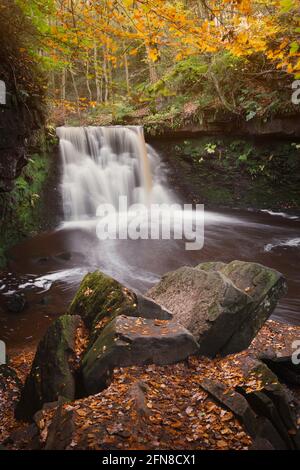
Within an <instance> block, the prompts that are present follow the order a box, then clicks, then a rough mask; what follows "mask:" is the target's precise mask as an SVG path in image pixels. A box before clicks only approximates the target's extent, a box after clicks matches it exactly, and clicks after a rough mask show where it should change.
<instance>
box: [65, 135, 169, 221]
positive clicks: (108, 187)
mask: <svg viewBox="0 0 300 470" xmlns="http://www.w3.org/2000/svg"><path fill="white" fill-rule="evenodd" d="M57 135H58V137H59V139H60V153H61V157H62V165H63V177H62V195H63V206H64V215H65V220H84V219H89V218H93V217H95V215H96V212H97V208H98V207H99V205H100V204H103V203H110V204H112V205H114V207H115V208H117V207H118V201H119V197H120V196H127V201H128V204H134V203H143V204H149V203H157V204H161V203H164V202H169V201H170V196H169V194H168V190H167V189H166V186H165V184H164V172H163V170H162V163H161V161H160V158H159V156H158V154H157V153H156V152H155V150H154V149H153V148H152V147H151V146H150V145H147V144H146V142H145V139H144V132H143V128H142V127H139V126H128V127H122V126H115V127H59V128H58V129H57Z"/></svg>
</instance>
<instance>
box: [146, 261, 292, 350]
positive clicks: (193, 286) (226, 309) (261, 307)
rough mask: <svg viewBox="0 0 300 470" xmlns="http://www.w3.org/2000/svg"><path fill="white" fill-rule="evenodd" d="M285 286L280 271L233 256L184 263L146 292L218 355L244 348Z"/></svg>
mask: <svg viewBox="0 0 300 470" xmlns="http://www.w3.org/2000/svg"><path fill="white" fill-rule="evenodd" d="M285 292H286V282H285V280H284V278H283V276H282V275H281V274H280V273H278V272H277V271H274V270H273V269H269V268H266V267H264V266H262V265H259V264H256V263H245V262H241V261H233V262H232V263H229V264H227V265H226V264H223V263H204V264H202V265H199V266H197V267H196V268H191V267H182V268H180V269H178V270H177V271H173V272H171V273H168V274H166V275H165V276H163V278H162V279H161V281H160V282H159V283H158V284H157V285H156V286H154V287H153V288H152V289H150V291H149V292H148V293H147V295H148V296H149V297H150V298H152V299H153V300H155V301H156V302H157V303H159V304H161V305H162V306H163V307H164V308H167V309H168V310H170V312H171V313H172V314H173V315H174V318H175V319H176V320H177V321H178V322H180V323H181V324H182V325H183V326H184V327H185V328H187V329H188V330H189V331H191V332H192V333H193V334H194V336H195V337H196V339H197V341H198V342H199V345H200V350H199V352H200V354H202V355H206V356H210V357H214V356H216V355H217V354H221V355H227V354H232V353H236V352H240V351H242V350H244V349H246V348H247V347H248V346H249V345H250V343H251V341H252V340H253V338H254V337H255V335H256V334H257V332H258V331H259V329H260V328H261V327H262V325H263V324H264V322H265V321H266V320H267V319H268V318H269V316H270V315H271V313H272V311H273V309H274V308H275V306H276V303H277V301H278V299H279V298H280V297H281V296H282V295H283V294H284V293H285Z"/></svg>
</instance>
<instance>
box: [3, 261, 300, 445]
mask: <svg viewBox="0 0 300 470" xmlns="http://www.w3.org/2000/svg"><path fill="white" fill-rule="evenodd" d="M285 291H286V283H285V280H284V278H283V277H282V275H281V274H280V273H277V272H276V271H273V270H271V269H269V268H266V267H264V266H261V265H257V264H255V263H244V262H238V261H235V262H232V263H229V264H227V265H225V264H223V263H205V264H202V265H200V266H197V267H196V268H189V267H184V268H181V269H179V270H177V271H175V272H173V273H169V274H167V275H165V276H164V277H163V278H162V280H161V282H160V283H159V284H158V285H157V286H154V288H153V289H151V290H150V291H149V293H148V294H147V297H143V296H141V295H137V294H136V293H135V292H133V291H131V290H129V289H127V288H126V287H125V286H122V285H121V284H120V283H118V282H117V281H115V280H114V279H111V278H110V277H108V276H106V275H104V274H103V273H100V272H95V273H92V274H89V275H87V276H86V277H85V279H84V280H83V282H82V284H81V287H80V289H79V291H78V293H77V295H76V296H75V298H74V300H73V302H72V304H71V306H70V308H69V311H68V312H67V314H66V315H64V316H62V317H60V318H59V319H58V320H56V321H55V322H54V323H53V324H52V325H51V326H50V328H49V330H48V331H47V333H46V335H45V337H44V338H43V339H42V340H41V342H40V344H39V346H38V349H37V352H36V355H35V357H34V360H33V363H32V366H31V370H30V371H29V370H28V371H27V373H26V374H25V376H24V364H25V368H26V363H27V358H26V356H25V357H24V359H23V360H22V359H20V357H17V358H13V360H12V361H11V364H10V365H11V366H12V367H13V366H15V369H16V372H17V373H18V374H19V375H20V374H21V375H22V377H20V378H23V382H24V385H23V386H22V387H20V384H19V383H17V382H16V377H15V375H12V374H14V372H13V369H11V368H10V369H9V371H8V373H7V374H4V375H3V374H2V375H1V378H0V380H1V382H2V387H1V388H0V394H1V393H2V394H3V392H1V390H6V386H5V384H6V382H7V380H10V383H11V381H13V382H12V383H13V384H14V385H13V387H14V388H15V392H14V393H12V394H11V395H10V396H11V398H10V399H7V405H6V411H5V415H6V421H10V422H11V425H10V426H9V430H10V431H9V432H8V431H7V430H5V429H1V428H0V442H1V440H2V443H3V445H4V446H5V447H6V448H12V449H106V450H107V449H141V448H142V449H153V448H157V449H249V448H259V449H262V448H263V449H299V447H300V442H299V440H300V431H299V424H300V421H299V416H300V408H299V388H297V386H298V384H299V377H300V370H299V365H296V364H294V363H293V362H292V354H293V352H294V350H293V342H294V341H295V340H296V339H297V336H300V327H290V326H287V325H280V324H277V323H275V322H274V321H271V320H268V318H269V316H270V315H271V313H272V311H273V309H274V308H275V306H276V303H277V301H278V299H279V298H280V296H281V295H283V294H284V293H285ZM150 297H152V299H150ZM282 358H284V360H283V359H282ZM294 362H295V361H294ZM27 367H28V366H27ZM13 368H14V367H13ZM7 377H8V378H9V377H10V378H9V379H7ZM3 384H4V385H3ZM20 388H22V389H21V390H20ZM18 420H20V421H18ZM24 420H25V422H24ZM26 422H27V424H26Z"/></svg>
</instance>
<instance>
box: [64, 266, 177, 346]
mask: <svg viewBox="0 0 300 470" xmlns="http://www.w3.org/2000/svg"><path fill="white" fill-rule="evenodd" d="M69 313H70V314H71V315H80V316H81V318H82V319H83V320H84V322H85V324H86V326H87V327H88V328H89V329H90V331H91V339H92V340H93V339H94V338H95V336H98V334H99V333H100V331H101V330H102V329H103V328H104V327H105V325H107V323H108V322H109V321H112V320H113V319H114V318H116V317H117V316H118V315H126V316H129V317H130V316H133V317H139V316H141V317H144V318H149V319H160V320H169V319H170V318H172V315H171V313H170V312H168V311H167V310H165V309H163V308H162V307H161V306H160V305H158V304H156V303H155V302H153V300H151V299H148V298H146V297H144V296H142V295H140V294H136V293H135V292H133V291H131V290H129V289H128V288H127V287H125V286H123V285H122V284H120V283H119V282H118V281H116V280H115V279H113V278H111V277H109V276H107V275H106V274H104V273H102V272H100V271H96V272H94V273H89V274H87V275H86V276H85V277H84V279H83V281H82V283H81V285H80V287H79V290H78V292H77V294H76V295H75V298H74V299H73V301H72V303H71V305H70V308H69Z"/></svg>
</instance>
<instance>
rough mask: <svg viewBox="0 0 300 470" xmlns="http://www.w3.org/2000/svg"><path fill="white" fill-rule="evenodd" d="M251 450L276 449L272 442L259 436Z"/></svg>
mask: <svg viewBox="0 0 300 470" xmlns="http://www.w3.org/2000/svg"><path fill="white" fill-rule="evenodd" d="M249 450H275V449H274V447H273V446H272V444H271V443H270V442H269V441H268V440H267V439H264V438H261V437H257V438H256V439H255V440H254V442H253V444H252V446H251V447H250V449H249Z"/></svg>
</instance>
